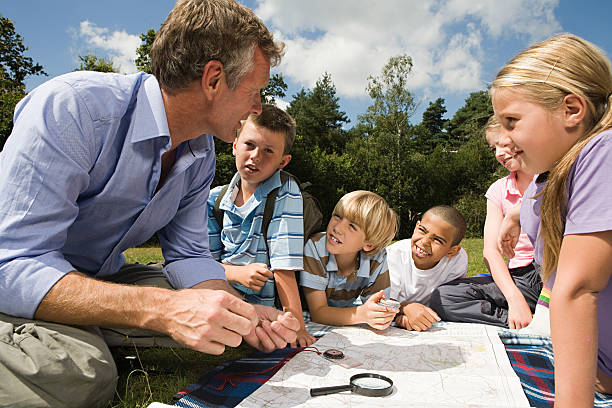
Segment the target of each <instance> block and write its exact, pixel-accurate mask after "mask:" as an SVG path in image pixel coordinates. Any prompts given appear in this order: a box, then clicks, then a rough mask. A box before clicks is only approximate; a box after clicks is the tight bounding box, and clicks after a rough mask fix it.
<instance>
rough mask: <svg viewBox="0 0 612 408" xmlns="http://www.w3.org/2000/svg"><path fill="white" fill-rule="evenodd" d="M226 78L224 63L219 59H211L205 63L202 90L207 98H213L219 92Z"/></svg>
mask: <svg viewBox="0 0 612 408" xmlns="http://www.w3.org/2000/svg"><path fill="white" fill-rule="evenodd" d="M224 80H225V72H224V71H223V64H222V63H221V62H220V61H217V60H211V61H208V62H207V63H206V65H204V70H203V72H202V81H201V86H202V91H203V92H204V95H206V97H207V98H212V97H213V96H214V95H216V94H218V93H219V90H220V89H221V82H222V81H224Z"/></svg>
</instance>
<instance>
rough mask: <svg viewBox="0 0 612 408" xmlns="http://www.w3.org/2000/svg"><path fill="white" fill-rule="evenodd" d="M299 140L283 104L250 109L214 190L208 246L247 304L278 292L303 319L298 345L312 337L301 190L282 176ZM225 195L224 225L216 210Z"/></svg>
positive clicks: (261, 301)
mask: <svg viewBox="0 0 612 408" xmlns="http://www.w3.org/2000/svg"><path fill="white" fill-rule="evenodd" d="M294 140H295V121H294V120H293V118H292V117H291V116H290V115H289V114H288V113H286V112H284V111H283V110H281V109H279V108H277V107H275V106H273V105H263V107H262V113H261V114H260V115H251V116H249V118H248V119H247V120H246V122H245V123H244V124H243V126H242V129H241V130H240V133H239V134H238V136H237V137H236V140H235V141H234V144H233V148H232V152H233V154H234V156H235V157H236V168H237V170H238V171H237V172H236V174H235V175H234V177H233V178H232V181H231V182H230V184H229V186H228V187H227V188H225V187H224V186H219V187H216V188H214V189H213V190H211V192H210V196H209V198H208V235H209V240H210V241H209V242H210V250H211V253H212V255H213V257H214V258H215V259H217V260H219V261H221V262H222V264H223V267H224V268H225V275H226V277H227V279H228V281H229V282H230V283H231V284H232V286H233V287H234V288H235V289H236V290H238V291H239V292H240V293H241V294H242V296H243V297H244V299H245V300H246V301H248V302H249V303H255V304H263V305H268V306H274V303H275V302H274V301H275V297H276V292H278V297H279V298H280V301H281V304H282V306H283V307H284V308H285V309H286V310H288V311H291V312H292V313H293V315H294V316H296V317H297V318H298V319H299V320H300V324H301V328H300V330H299V331H298V338H297V343H298V345H300V346H309V345H310V344H312V343H314V341H315V339H314V337H312V336H311V335H310V334H308V332H306V328H305V325H304V321H303V317H302V305H301V302H300V297H299V293H298V288H297V283H296V279H295V271H299V270H301V269H302V265H303V261H302V251H303V244H304V228H303V222H302V219H303V214H302V195H301V192H300V189H299V186H298V184H297V183H296V181H295V180H294V179H293V178H291V177H289V178H288V179H287V180H285V182H283V181H282V180H281V175H280V171H281V169H282V168H284V167H285V166H286V165H287V164H288V163H289V161H290V160H291V155H290V154H289V152H290V150H291V146H292V145H293V141H294ZM279 187H280V188H279ZM277 188H278V193H277V196H276V201H275V203H274V213H273V216H272V219H271V221H270V225H269V226H268V229H267V231H265V232H264V231H262V222H263V214H264V211H265V207H266V202H267V198H268V195H269V194H270V193H272V192H273V191H274V190H275V189H277ZM220 194H223V196H222V197H221V198H220V201H219V209H220V210H223V217H222V218H221V217H220V219H222V224H223V225H219V223H218V221H217V219H216V217H215V214H214V207H215V202H217V201H218V196H219V195H220ZM266 237H267V242H266Z"/></svg>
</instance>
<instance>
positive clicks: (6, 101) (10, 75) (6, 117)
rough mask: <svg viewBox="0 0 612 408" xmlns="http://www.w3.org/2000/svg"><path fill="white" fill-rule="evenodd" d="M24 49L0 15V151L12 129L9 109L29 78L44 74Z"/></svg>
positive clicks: (12, 27) (20, 41) (19, 98)
mask: <svg viewBox="0 0 612 408" xmlns="http://www.w3.org/2000/svg"><path fill="white" fill-rule="evenodd" d="M27 49H28V48H27V47H26V46H25V45H23V39H22V38H21V36H20V35H19V34H18V33H16V32H15V26H14V24H13V22H12V21H11V20H9V19H8V18H6V17H4V16H3V15H2V14H0V150H1V149H2V147H3V146H4V143H5V142H6V139H7V138H8V137H9V135H10V134H11V130H12V129H13V110H14V109H15V105H16V104H17V102H19V101H20V100H21V99H22V98H23V97H24V96H25V95H26V92H25V84H24V80H25V78H26V77H27V76H29V75H47V73H46V72H45V71H44V70H43V67H42V66H41V65H40V64H38V63H34V61H33V60H32V58H30V57H26V56H25V55H24V53H25V52H26V51H27Z"/></svg>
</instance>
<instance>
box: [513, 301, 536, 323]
mask: <svg viewBox="0 0 612 408" xmlns="http://www.w3.org/2000/svg"><path fill="white" fill-rule="evenodd" d="M532 318H533V316H532V314H531V309H529V305H528V304H527V301H525V298H524V297H523V298H522V299H517V300H515V301H513V302H508V328H510V329H522V328H523V327H527V326H528V325H529V323H530V322H531V319H532Z"/></svg>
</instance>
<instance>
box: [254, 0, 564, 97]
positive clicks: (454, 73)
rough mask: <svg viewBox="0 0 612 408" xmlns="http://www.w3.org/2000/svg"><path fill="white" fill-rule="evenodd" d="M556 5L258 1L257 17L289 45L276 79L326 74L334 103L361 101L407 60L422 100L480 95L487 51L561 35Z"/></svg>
mask: <svg viewBox="0 0 612 408" xmlns="http://www.w3.org/2000/svg"><path fill="white" fill-rule="evenodd" d="M558 1H559V0H502V1H497V0H478V1H477V0H436V1H422V0H385V1H377V2H372V1H366V0H334V1H328V0H310V1H286V0H259V1H258V3H257V7H256V9H255V13H256V14H257V15H258V16H259V17H261V18H262V20H263V21H264V22H265V23H266V24H267V25H268V27H269V28H270V29H271V30H272V31H273V32H274V33H275V36H276V37H277V38H278V39H280V40H282V41H284V42H285V43H286V44H287V52H286V55H285V58H284V59H283V62H282V63H281V66H280V67H279V71H281V72H282V73H283V74H284V75H285V76H286V77H288V79H290V80H292V81H294V82H296V83H298V84H300V85H302V86H306V87H312V86H314V84H315V83H316V81H317V80H318V79H319V78H320V77H321V75H322V74H323V73H324V72H328V73H329V74H331V76H332V79H333V81H334V84H335V85H336V89H337V91H338V94H339V95H341V96H343V97H361V96H364V95H365V87H366V84H367V78H368V76H369V75H378V74H379V73H380V70H381V69H382V67H383V65H384V64H385V63H386V62H387V61H388V59H389V58H390V57H392V56H395V55H399V54H407V55H410V56H411V57H412V59H413V62H414V68H413V75H412V77H411V78H410V86H411V87H413V88H415V89H419V90H421V91H422V92H423V93H424V94H429V93H432V88H435V89H438V90H444V91H445V92H465V91H469V90H477V89H482V87H483V86H484V84H485V81H488V80H490V78H483V62H484V61H485V59H486V57H487V55H486V53H485V51H483V50H484V48H485V45H487V44H489V46H491V45H490V44H495V42H496V41H498V40H499V39H500V38H505V39H520V40H521V41H524V42H532V41H535V40H540V39H543V38H545V37H546V36H549V35H551V34H553V33H555V32H558V31H559V30H560V28H561V27H560V24H559V23H558V22H557V21H556V19H555V17H554V13H553V11H554V9H555V8H556V6H557V5H558ZM525 45H526V44H525Z"/></svg>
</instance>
